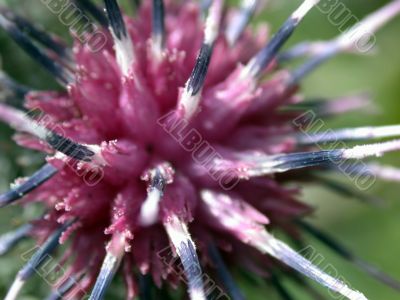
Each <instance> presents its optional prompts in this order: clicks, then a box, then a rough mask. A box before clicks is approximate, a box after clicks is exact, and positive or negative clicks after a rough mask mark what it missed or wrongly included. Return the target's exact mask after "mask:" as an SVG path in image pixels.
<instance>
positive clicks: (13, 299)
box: [4, 275, 25, 300]
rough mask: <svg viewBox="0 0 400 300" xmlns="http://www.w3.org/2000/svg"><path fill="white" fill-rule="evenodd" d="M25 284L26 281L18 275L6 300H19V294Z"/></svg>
mask: <svg viewBox="0 0 400 300" xmlns="http://www.w3.org/2000/svg"><path fill="white" fill-rule="evenodd" d="M24 284H25V280H22V278H20V277H19V276H18V275H17V277H16V278H15V280H14V282H13V283H12V285H11V287H10V289H9V290H8V293H7V295H6V297H5V298H4V300H17V297H18V294H19V293H20V291H21V289H22V287H23V286H24Z"/></svg>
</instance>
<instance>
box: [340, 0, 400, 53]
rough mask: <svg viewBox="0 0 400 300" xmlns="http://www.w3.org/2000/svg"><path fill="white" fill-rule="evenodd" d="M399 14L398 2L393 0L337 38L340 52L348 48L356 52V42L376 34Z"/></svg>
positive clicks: (399, 6)
mask: <svg viewBox="0 0 400 300" xmlns="http://www.w3.org/2000/svg"><path fill="white" fill-rule="evenodd" d="M399 13H400V1H399V0H395V1H392V2H390V3H389V4H387V5H385V6H384V7H383V8H381V9H379V10H378V11H376V12H374V13H372V14H370V15H369V16H367V17H366V18H365V19H364V20H362V21H361V22H359V23H358V24H356V25H355V26H353V27H352V28H351V29H350V30H348V31H347V32H345V33H344V34H342V35H341V36H339V37H338V38H337V43H338V45H339V46H340V48H341V49H342V50H347V49H348V48H353V49H354V50H356V48H357V45H356V44H357V41H359V40H360V39H362V38H363V36H366V35H373V34H374V33H376V32H377V31H378V30H379V29H380V28H381V27H382V26H383V25H385V24H386V23H387V22H389V21H390V20H391V19H393V18H394V17H396V16H397V15H398V14H399Z"/></svg>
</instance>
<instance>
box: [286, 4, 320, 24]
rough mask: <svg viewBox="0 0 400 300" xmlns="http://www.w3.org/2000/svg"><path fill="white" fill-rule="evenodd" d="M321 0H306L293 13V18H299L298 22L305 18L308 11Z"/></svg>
mask: <svg viewBox="0 0 400 300" xmlns="http://www.w3.org/2000/svg"><path fill="white" fill-rule="evenodd" d="M319 2H320V0H305V1H304V2H303V3H302V4H301V5H300V6H299V8H297V9H296V10H295V11H294V12H293V14H292V18H293V19H295V20H297V22H300V21H301V20H303V19H304V17H305V16H306V15H307V14H308V12H309V11H310V10H311V9H312V8H313V7H314V6H315V5H317V4H318V3H319Z"/></svg>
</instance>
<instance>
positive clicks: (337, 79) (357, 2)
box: [0, 0, 400, 300]
mask: <svg viewBox="0 0 400 300" xmlns="http://www.w3.org/2000/svg"><path fill="white" fill-rule="evenodd" d="M120 2H124V1H122V0H121V1H120ZM125 2H127V1H125ZM231 2H232V3H234V2H235V1H231ZM270 2H271V3H270V4H269V5H268V7H267V8H266V10H265V12H264V13H262V14H261V15H260V16H258V17H257V22H259V21H267V22H269V23H270V25H271V30H272V31H273V32H274V31H276V29H277V28H278V27H279V25H280V24H282V22H283V21H284V20H285V18H286V17H287V16H288V15H289V14H290V13H291V12H292V11H293V9H294V8H295V7H296V6H297V5H298V4H299V3H300V1H299V0H295V1H293V0H292V1H290V0H286V1H282V0H271V1H270ZM342 2H343V3H344V4H345V5H346V6H347V7H348V8H349V9H350V10H351V12H352V13H353V14H354V15H355V16H357V17H359V18H360V19H361V18H362V17H363V16H364V15H366V14H367V13H369V12H371V11H373V10H374V9H377V8H378V7H381V6H382V5H384V4H385V3H387V2H388V1H380V0H351V1H350V0H347V1H342ZM0 3H1V4H5V3H6V4H7V5H8V6H10V7H13V8H14V9H15V10H16V11H18V12H20V13H21V14H23V15H24V16H26V17H28V18H30V19H31V20H34V21H35V22H36V23H37V24H41V25H43V26H44V27H45V28H47V29H48V30H49V31H51V32H54V33H56V34H59V35H61V36H64V37H68V30H67V28H66V27H65V26H63V25H62V24H60V23H59V21H58V20H57V18H56V16H54V15H52V14H51V12H50V11H48V10H47V9H46V7H45V6H44V5H43V4H42V3H41V1H28V0H9V1H7V0H0ZM399 33H400V18H398V19H397V20H395V21H393V22H391V23H390V24H389V25H387V26H386V27H385V28H384V29H382V30H381V31H380V32H379V33H378V34H377V47H376V49H375V50H376V51H375V52H376V53H374V54H373V55H368V56H356V55H341V56H339V57H337V58H335V59H333V60H332V61H330V62H329V63H327V64H325V65H324V66H322V67H321V68H319V70H318V71H317V72H315V73H313V75H312V76H310V77H308V78H307V79H306V80H305V81H304V84H303V93H304V94H305V95H306V96H307V97H309V98H311V97H320V96H322V97H334V96H341V95H345V94H349V93H352V92H359V91H368V92H370V93H371V94H372V95H373V99H374V101H375V103H376V105H378V106H379V108H380V111H381V112H380V114H378V115H368V114H364V113H362V112H361V113H357V112H355V113H350V114H347V115H343V116H340V117H339V118H337V119H335V120H333V121H329V122H328V124H329V125H328V126H330V127H332V128H339V127H351V126H364V125H384V124H396V123H399V122H400V101H399V100H400V99H399V98H400V97H399V96H400V52H399V47H400V39H399V37H400V35H399ZM337 34H339V32H338V28H337V27H336V26H333V25H331V23H330V22H329V21H328V18H327V16H326V15H324V14H322V13H321V12H319V11H318V10H316V9H315V10H314V11H313V12H312V13H311V14H310V15H309V16H308V17H307V18H306V19H305V21H304V22H303V23H302V25H301V26H300V28H299V29H298V30H297V31H296V33H295V35H294V36H293V38H292V39H291V40H290V43H288V45H287V47H289V46H290V45H293V44H295V43H297V42H300V41H303V40H318V39H329V38H332V37H334V36H336V35H337ZM0 55H1V63H2V68H3V70H5V71H6V72H7V73H8V74H10V75H11V76H12V77H14V78H15V79H17V80H18V81H20V82H22V83H24V84H27V85H29V86H32V87H36V88H38V89H49V88H57V85H56V84H55V83H54V80H53V79H52V78H51V76H49V75H48V74H47V73H46V72H44V71H43V70H42V69H41V68H40V67H38V65H36V64H35V63H34V62H33V61H32V60H31V59H30V58H28V57H27V56H26V55H25V54H24V53H23V52H22V51H21V50H20V49H19V48H18V47H17V46H16V45H15V44H14V43H13V42H12V41H10V39H9V38H8V37H7V36H6V35H5V34H4V33H3V32H2V31H0ZM0 132H1V135H0V190H1V191H4V190H6V189H7V188H8V187H9V183H10V182H12V181H13V178H15V177H16V176H21V175H24V174H30V173H31V172H32V170H34V169H35V168H36V167H37V166H38V165H40V163H41V161H42V156H41V155H38V154H35V153H32V152H30V151H26V150H23V149H20V148H18V147H16V146H15V145H14V144H13V142H12V141H11V139H10V136H11V133H12V132H11V130H9V129H8V127H6V126H4V125H0ZM379 161H382V162H384V163H387V164H392V165H397V166H400V156H399V155H398V154H390V155H388V156H385V157H384V158H382V159H379ZM340 180H342V181H343V183H344V184H347V185H351V184H352V183H351V182H350V181H349V180H347V179H345V178H344V179H343V178H342V179H340ZM399 192H400V188H399V186H398V185H397V184H395V183H383V182H377V183H376V184H375V185H374V186H373V188H372V189H371V190H370V191H369V193H371V194H374V195H377V196H379V197H380V198H382V199H384V201H385V203H386V205H385V207H382V208H376V207H372V206H368V205H365V204H362V203H360V202H359V201H357V200H355V199H349V198H343V197H341V196H337V195H335V194H334V193H332V192H329V191H327V190H325V189H323V188H321V187H319V186H316V185H309V186H307V187H306V188H305V190H304V194H303V200H304V201H305V202H308V203H310V204H311V205H313V206H314V207H315V208H316V213H315V215H314V217H313V220H312V221H313V223H315V224H317V225H318V226H319V227H321V228H323V229H324V230H325V231H327V232H329V233H330V234H332V235H333V236H334V237H335V238H336V239H338V240H340V241H342V242H343V243H344V244H345V245H347V246H348V247H349V248H351V249H352V250H353V251H354V252H355V253H357V254H358V255H359V256H360V257H362V258H364V259H366V260H368V261H370V262H373V263H374V264H375V265H376V266H379V267H380V268H381V269H383V270H385V271H386V272H387V273H388V274H390V275H392V276H393V277H395V278H399V279H400V259H399V253H400V231H399V228H400V218H399V215H400V199H399ZM35 216H37V208H29V209H28V208H26V209H25V210H22V209H21V208H18V207H9V208H4V209H2V210H1V211H0V232H6V231H7V230H9V229H11V228H13V227H14V226H16V225H18V224H21V223H22V222H23V221H24V220H28V219H32V218H33V217H35ZM309 243H310V244H312V245H314V246H315V247H316V248H317V249H318V251H320V252H321V253H322V254H323V255H324V257H325V263H324V264H325V265H329V264H332V265H333V266H335V268H336V269H337V270H338V271H339V273H340V274H341V275H342V276H343V277H345V278H346V280H347V281H348V282H350V283H351V285H352V286H353V287H354V288H356V289H358V290H360V291H362V292H363V293H365V295H366V296H367V297H368V298H369V299H373V300H395V299H400V293H397V292H395V291H393V290H391V289H390V288H388V287H386V286H383V285H382V284H380V283H378V282H376V281H374V280H372V279H371V278H369V277H368V276H367V275H365V274H363V273H362V272H360V271H358V270H357V269H356V268H354V267H353V266H351V265H350V264H349V263H348V262H345V261H343V260H341V259H339V258H338V257H337V256H336V255H335V254H333V253H332V252H331V251H330V250H329V249H327V248H325V247H324V246H323V245H321V244H320V243H318V242H317V241H315V240H313V239H309ZM29 245H32V244H31V242H29V241H27V242H24V243H22V244H20V245H19V246H18V247H17V248H16V249H15V250H14V251H12V253H11V254H8V255H6V256H4V257H1V258H0V297H1V296H2V295H5V292H6V290H7V288H8V287H9V285H10V284H11V282H12V280H13V277H14V275H15V274H16V273H17V271H18V269H19V268H20V266H21V265H22V263H23V262H22V260H21V258H20V255H21V253H22V252H24V249H27V248H29ZM83 255H87V254H83ZM116 281H117V283H116V284H114V285H113V287H112V289H111V291H110V292H109V294H108V296H107V298H106V299H123V296H122V295H123V293H124V290H123V288H121V284H119V283H118V281H120V279H118V280H116ZM240 284H241V286H242V287H243V289H244V290H245V293H246V295H247V296H248V299H252V300H259V299H260V300H261V299H272V300H273V299H280V298H279V297H278V295H277V293H276V291H275V290H274V289H273V288H271V287H270V286H268V285H267V284H265V283H259V284H260V285H258V286H254V285H251V284H250V283H249V282H248V281H246V280H242V281H240ZM284 285H285V286H286V287H287V288H288V290H289V291H290V292H291V293H292V295H293V298H294V299H299V300H303V299H304V300H305V299H311V298H310V297H309V295H307V294H304V292H302V291H301V289H299V288H298V287H297V286H296V285H295V284H293V282H290V281H284ZM317 288H318V289H320V290H321V292H322V293H324V295H326V297H327V299H330V296H329V295H328V293H327V292H326V291H325V290H324V289H321V288H319V287H317ZM47 290H48V286H46V284H45V283H44V282H42V281H41V280H40V279H39V278H37V279H35V280H32V281H31V282H30V283H29V284H28V286H27V287H26V288H25V289H24V291H23V293H22V295H21V296H20V297H19V298H18V299H22V300H28V299H31V300H33V299H43V295H46V291H47Z"/></svg>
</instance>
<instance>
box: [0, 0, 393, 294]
mask: <svg viewBox="0 0 400 300" xmlns="http://www.w3.org/2000/svg"><path fill="white" fill-rule="evenodd" d="M42 2H46V5H48V6H49V7H52V8H53V9H55V6H56V5H55V3H53V2H54V1H42ZM74 2H76V4H77V5H78V6H77V7H79V8H80V9H83V10H84V13H85V14H86V13H87V14H88V15H89V14H90V15H92V16H93V17H94V18H95V19H96V20H97V21H98V23H99V24H100V27H99V26H97V25H95V24H91V25H90V26H87V28H86V30H84V31H83V32H78V31H73V36H74V39H75V41H74V45H73V48H72V50H70V49H66V48H65V47H64V46H63V44H62V42H60V40H59V39H56V38H54V37H52V36H50V35H48V34H47V33H46V32H43V31H41V30H39V29H37V28H36V27H35V26H33V25H32V24H30V23H29V22H28V21H26V20H25V19H23V18H22V17H19V16H16V15H15V14H13V13H12V12H11V11H10V10H8V9H6V8H1V10H0V12H1V14H0V26H1V27H2V28H3V29H4V30H5V31H6V32H8V33H9V34H10V36H11V37H12V38H13V39H14V40H15V41H16V42H17V43H18V44H19V45H20V46H21V47H22V48H23V49H24V50H26V51H27V52H28V54H30V55H32V56H33V57H34V58H35V59H36V60H37V61H38V62H39V63H40V64H42V65H43V67H45V68H46V69H47V70H48V71H50V72H51V73H52V74H53V75H54V76H55V78H56V79H57V80H58V82H59V83H60V84H61V85H62V86H63V87H64V88H65V90H64V91H63V92H54V91H32V90H31V89H30V88H28V87H25V86H22V85H20V84H18V83H16V82H14V81H13V80H11V79H10V78H8V77H7V76H6V75H2V76H1V78H0V79H1V84H2V85H3V86H5V90H6V91H7V93H8V94H9V96H8V97H7V99H8V100H9V99H10V98H13V99H23V100H24V101H23V103H22V104H23V108H21V107H19V108H18V103H15V101H14V103H11V102H12V101H9V102H10V103H8V104H4V103H2V104H0V119H1V120H2V121H4V122H6V123H8V124H10V125H11V126H12V127H13V128H15V129H16V130H18V132H19V133H18V134H17V135H16V137H15V139H16V141H17V143H18V144H19V145H21V146H24V147H27V148H30V149H33V150H39V151H43V152H44V153H46V154H47V155H48V156H47V163H45V164H44V166H43V167H42V168H41V169H40V170H38V171H37V172H36V173H35V174H33V175H32V176H31V177H29V178H24V179H19V180H18V181H17V182H16V184H15V186H13V187H12V189H11V190H10V191H8V192H6V193H5V194H3V195H0V205H1V206H5V205H8V204H11V203H14V202H17V201H18V202H19V203H22V204H23V205H30V204H32V203H34V202H39V203H41V204H42V205H43V206H44V208H45V214H44V215H43V216H42V217H39V216H38V219H37V220H35V221H33V222H31V223H30V224H29V225H26V226H23V227H21V228H18V229H16V230H15V231H14V232H11V233H9V234H8V235H6V236H4V237H3V238H1V239H0V250H1V253H4V252H6V251H7V250H8V249H10V248H11V247H12V246H13V245H15V244H16V243H17V242H18V241H19V240H21V239H22V238H23V237H26V236H30V237H33V238H35V239H36V240H37V242H38V245H40V246H38V247H37V251H36V252H35V253H34V254H33V256H31V257H30V258H29V259H27V264H26V266H25V267H23V269H21V271H20V272H19V273H18V275H17V277H16V279H15V281H14V283H13V285H12V286H11V288H10V290H9V292H8V294H7V295H6V300H14V299H18V294H19V292H20V290H21V288H22V287H23V284H24V283H25V282H26V281H27V280H28V279H29V278H30V277H32V276H33V275H34V274H35V272H36V271H37V269H38V268H40V266H41V265H42V264H44V262H45V258H46V257H48V256H49V255H50V254H52V253H53V251H54V250H56V248H58V247H59V245H60V244H66V245H67V246H65V247H63V248H62V247H61V246H60V248H62V249H64V252H63V253H62V255H61V258H60V259H59V267H60V268H61V269H62V270H63V272H62V274H61V276H59V278H57V280H56V281H55V282H53V284H52V287H53V289H54V291H53V294H52V296H50V297H49V298H48V299H59V298H57V297H64V296H65V297H66V299H78V298H80V297H83V296H84V295H85V294H87V295H89V294H90V298H89V299H92V300H95V299H103V298H104V294H105V291H106V289H107V287H108V285H109V284H110V282H111V281H112V278H113V276H114V275H115V274H116V273H117V272H121V273H122V274H123V277H124V280H125V283H126V295H127V299H134V298H135V297H136V296H138V295H140V297H143V295H144V294H145V293H146V292H147V291H148V289H149V288H150V287H151V285H150V283H153V284H154V285H155V286H157V287H158V288H159V289H161V288H162V287H163V286H166V287H167V288H168V287H173V288H176V287H177V286H179V285H180V284H181V283H182V284H184V285H185V286H187V289H188V295H189V298H190V299H191V300H205V299H209V298H212V297H214V298H215V299H230V298H232V299H235V300H237V299H244V297H243V295H242V292H241V291H240V290H239V289H238V288H237V287H236V285H235V284H234V281H233V278H232V276H231V275H230V274H229V271H228V269H227V267H226V266H225V264H224V262H225V261H235V263H236V264H239V265H240V267H241V268H242V269H244V270H246V271H250V272H253V273H255V274H257V275H259V276H262V277H267V278H269V279H271V280H272V282H275V283H277V284H279V282H277V281H276V278H275V276H276V275H275V270H276V269H277V268H281V269H282V270H284V271H285V274H293V273H292V271H293V269H294V270H295V271H298V272H300V273H302V274H304V275H305V276H308V277H310V278H311V279H313V280H315V281H317V282H318V283H320V284H322V285H323V286H325V287H327V288H328V289H330V290H331V291H333V292H336V293H339V294H341V295H343V296H344V297H346V298H348V299H351V300H362V299H366V297H365V296H364V295H363V294H361V293H360V292H358V291H356V290H353V289H352V288H350V287H349V286H348V285H347V284H346V283H344V282H342V281H340V280H339V279H337V278H334V277H333V276H331V275H328V274H326V273H324V272H323V271H322V270H321V269H320V268H319V267H318V266H316V265H313V263H312V262H311V261H309V260H307V259H306V258H305V257H303V256H301V255H300V254H299V253H298V252H296V251H295V250H293V249H292V248H290V247H289V246H288V245H286V244H285V243H284V242H283V241H281V240H279V239H277V238H276V237H274V236H273V235H272V234H271V233H270V229H271V228H278V229H281V230H282V231H283V232H285V233H286V234H287V235H288V237H289V238H290V239H293V240H294V241H299V240H301V233H302V230H305V231H308V232H310V233H311V234H313V235H315V236H316V237H318V238H320V239H321V240H322V241H324V242H326V243H327V244H328V245H330V246H331V247H332V248H333V249H334V250H337V252H338V253H339V254H340V255H342V256H344V257H345V258H347V259H349V260H351V261H354V257H353V255H352V254H350V252H349V251H348V250H347V249H346V250H343V248H342V247H341V246H339V245H338V244H337V243H336V242H334V241H332V240H331V239H330V238H328V237H327V236H326V235H324V234H323V233H321V232H320V231H318V230H317V229H316V228H313V227H311V226H310V225H309V224H308V223H305V222H304V221H302V218H303V217H304V216H306V215H308V214H310V213H312V209H311V208H310V207H308V206H307V205H305V204H303V203H301V202H300V201H299V200H298V196H299V193H300V190H299V189H298V188H289V187H288V186H287V185H286V183H288V182H290V181H293V180H297V181H300V180H321V181H322V180H323V179H322V178H319V177H318V176H317V175H316V173H314V172H313V171H315V170H327V169H328V170H333V171H335V170H340V171H342V172H343V169H345V170H351V172H352V173H355V174H357V175H358V176H360V177H361V178H367V179H368V178H369V177H371V176H375V177H381V178H385V179H389V180H397V181H398V180H399V177H400V176H399V173H400V172H399V171H398V170H396V169H394V168H389V167H383V166H380V165H377V164H374V165H370V167H369V168H364V166H366V165H365V164H364V165H363V164H361V159H363V158H365V157H368V156H380V155H381V154H383V153H385V152H389V151H397V150H399V149H400V141H399V140H393V141H389V142H384V143H381V144H368V145H360V146H356V147H353V148H349V147H346V146H345V145H344V144H342V143H343V141H346V140H364V139H372V138H386V137H390V136H395V135H399V134H400V126H398V125H394V126H385V127H368V128H356V129H343V130H337V131H327V132H323V133H308V132H307V131H306V130H307V127H308V126H309V125H310V124H311V123H312V122H313V121H314V120H315V119H316V118H318V117H321V116H329V115H333V114H337V113H344V112H346V111H350V110H355V109H359V108H361V107H364V106H365V104H366V99H365V96H364V95H360V96H350V97H345V98H342V99H338V100H336V101H332V102H329V103H323V102H315V103H308V102H305V103H304V104H302V103H300V101H301V97H300V96H299V95H298V94H297V90H298V87H299V82H300V80H301V79H302V78H303V77H304V76H305V75H306V74H307V73H309V72H310V71H312V70H313V69H314V68H315V67H317V66H318V65H319V64H321V63H322V62H324V61H325V60H327V59H329V58H331V57H333V56H334V55H336V54H338V53H340V52H344V51H354V50H355V47H356V44H357V43H356V42H357V41H358V39H359V38H360V37H361V36H362V34H361V33H360V30H368V31H369V32H375V31H376V30H377V29H378V28H379V27H380V26H382V25H383V24H384V23H385V22H386V21H388V20H390V19H391V18H392V17H394V16H395V15H396V14H397V13H399V12H400V1H399V0H395V1H392V2H390V3H389V4H388V5H387V6H385V7H383V8H382V9H381V10H379V11H377V12H376V13H373V14H372V15H370V16H369V17H367V18H366V19H365V21H363V22H362V23H361V25H360V26H356V27H354V28H353V29H352V30H349V31H347V32H346V33H344V34H343V35H341V36H340V37H338V38H336V39H334V40H332V41H328V42H318V43H307V44H302V45H299V46H296V47H294V48H293V49H291V50H289V51H288V52H285V53H281V52H280V50H281V48H282V47H283V45H284V43H285V42H286V41H287V40H288V39H289V37H290V36H291V35H292V33H293V32H294V31H295V29H296V28H297V27H298V26H299V24H300V22H301V21H302V19H303V18H304V17H305V16H306V14H307V13H308V12H309V11H310V10H311V9H313V8H314V7H315V6H316V5H318V3H319V1H318V0H305V1H303V2H302V3H301V4H300V6H299V8H298V9H296V10H295V12H293V14H292V15H291V16H290V17H289V18H288V19H287V20H286V22H285V23H284V24H283V26H282V27H281V28H280V29H279V31H278V32H277V33H276V34H275V35H273V36H272V37H271V38H268V34H267V32H268V31H267V29H266V28H267V27H266V26H265V25H262V26H260V28H259V29H258V31H256V32H253V31H252V30H250V29H247V28H246V25H247V23H248V22H249V20H250V18H251V16H252V15H253V14H254V13H256V12H257V8H258V4H259V3H258V1H256V0H254V1H249V0H244V1H242V6H241V8H240V9H228V8H227V7H225V6H224V2H223V1H222V0H213V1H211V3H208V5H205V6H204V7H203V10H202V7H201V6H200V5H199V4H197V3H196V2H193V1H172V0H171V1H167V0H166V1H162V0H153V1H145V2H144V3H143V4H142V5H141V6H140V7H139V8H138V10H137V15H136V16H135V17H129V16H127V15H124V14H122V13H121V10H120V8H119V6H118V4H117V1H115V0H105V1H104V2H105V9H106V15H104V14H103V12H102V11H101V10H99V9H98V8H97V7H96V6H95V5H94V4H92V3H91V2H90V1H74ZM62 9H63V8H60V11H59V12H60V13H61V12H62ZM357 30H358V31H357ZM83 39H84V40H85V42H82V40H83ZM39 44H41V45H42V46H41V47H39V46H38V45H39ZM303 55H310V56H311V57H310V59H309V60H308V61H307V62H306V63H305V64H304V65H303V66H301V67H299V68H298V69H296V70H294V71H292V70H288V69H284V68H283V67H282V65H283V62H284V61H287V60H290V59H294V58H296V57H298V56H303ZM14 104H15V105H14ZM19 104H21V102H20V103H19ZM334 142H335V143H336V146H335V147H334V148H330V149H329V150H321V149H318V147H319V146H320V145H324V146H325V145H327V144H328V143H334ZM350 161H355V163H350ZM367 167H368V166H367ZM324 183H326V181H325V182H324ZM331 186H332V184H331ZM333 186H335V185H333ZM337 189H338V190H339V191H342V192H343V189H340V188H337ZM347 193H351V192H349V191H347ZM354 194H357V193H356V192H354ZM357 195H358V196H359V197H361V198H363V199H366V198H367V196H364V195H361V194H357ZM357 262H358V263H359V262H360V260H359V259H357ZM284 265H286V266H287V267H289V268H286V267H285V266H284ZM358 265H359V266H361V267H362V268H363V269H365V270H366V271H367V272H369V273H370V274H371V275H372V276H375V277H377V278H378V279H380V280H382V281H384V282H386V283H387V284H389V285H391V286H393V287H395V288H399V284H397V282H395V281H393V280H392V279H390V278H389V277H387V276H386V275H384V274H382V273H380V272H379V270H376V269H375V268H373V267H372V266H370V265H368V264H367V263H365V262H363V263H362V264H360V263H359V264H358ZM209 274H210V275H209ZM214 275H216V278H218V279H214ZM211 276H213V277H211ZM149 282H150V283H149ZM215 282H218V285H217V284H215ZM210 283H212V285H211V287H210V286H209V284H210ZM281 289H282V287H280V290H281ZM144 297H145V296H144ZM214 298H213V299H214Z"/></svg>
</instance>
